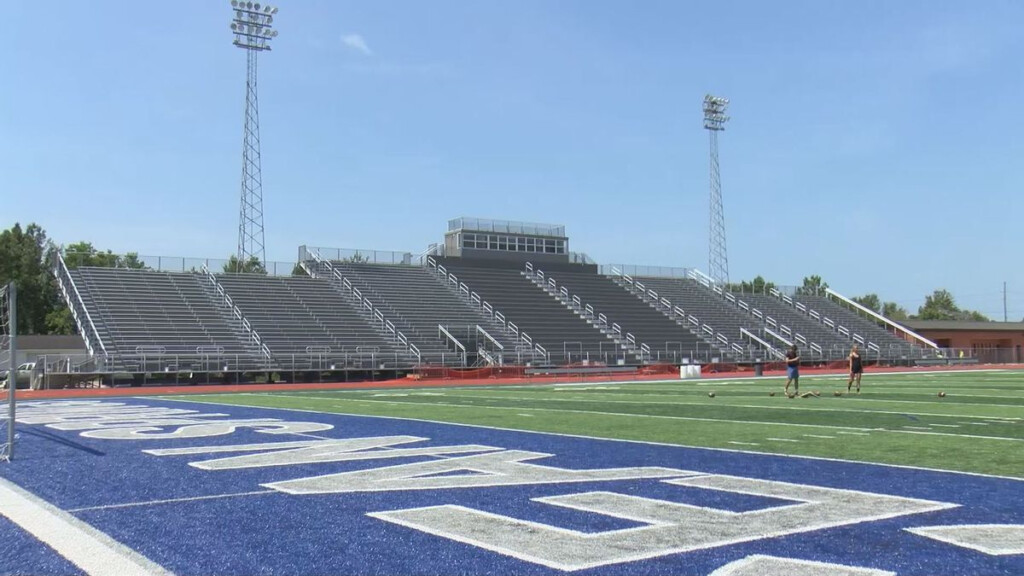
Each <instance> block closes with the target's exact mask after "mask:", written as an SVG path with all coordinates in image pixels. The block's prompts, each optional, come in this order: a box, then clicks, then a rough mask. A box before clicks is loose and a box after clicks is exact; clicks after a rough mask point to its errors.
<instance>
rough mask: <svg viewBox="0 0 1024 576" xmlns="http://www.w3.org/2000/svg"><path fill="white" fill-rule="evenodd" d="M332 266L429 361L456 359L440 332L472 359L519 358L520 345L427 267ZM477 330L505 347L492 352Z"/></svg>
mask: <svg viewBox="0 0 1024 576" xmlns="http://www.w3.org/2000/svg"><path fill="white" fill-rule="evenodd" d="M331 264H332V265H333V266H334V269H335V270H338V271H339V272H340V273H341V274H342V275H343V276H344V277H345V278H347V279H348V280H349V281H350V282H351V283H352V284H353V285H354V286H355V287H356V288H358V289H359V290H360V291H361V292H362V293H363V294H365V295H368V296H369V297H371V298H372V299H373V302H374V304H375V305H377V306H379V307H382V308H383V309H384V310H385V312H384V313H385V314H386V316H387V317H388V318H389V319H390V320H391V321H392V322H394V323H395V324H396V325H397V326H399V328H400V329H401V330H402V331H403V333H404V334H405V335H406V336H408V337H409V339H410V340H412V341H413V342H414V343H415V344H416V346H417V347H418V348H419V349H420V352H421V353H422V355H423V357H424V358H425V359H426V360H427V361H431V362H435V363H447V362H446V359H448V358H452V357H454V356H455V355H457V354H458V349H457V348H454V344H452V343H450V341H449V339H448V338H447V337H446V336H443V335H442V334H441V333H440V330H439V329H438V326H443V327H444V328H445V329H446V330H448V332H449V333H450V334H451V335H452V336H453V337H454V338H455V339H456V340H458V341H459V343H460V344H462V345H463V346H464V347H465V348H466V351H467V352H468V354H469V356H471V357H473V356H476V355H477V352H478V350H479V347H481V346H483V347H484V348H485V350H491V351H492V352H494V353H496V354H497V353H500V354H502V355H503V356H504V354H505V352H506V351H507V352H508V353H509V354H510V355H511V354H514V352H515V349H516V341H515V340H514V339H513V338H511V337H509V336H508V335H506V334H505V331H504V327H503V326H501V325H499V324H498V323H497V322H495V321H494V320H493V319H491V318H488V317H487V316H486V315H484V314H483V313H482V312H480V310H479V309H475V308H474V307H472V306H471V305H470V304H469V303H468V302H467V301H465V300H463V299H461V298H459V297H458V295H457V293H456V292H453V291H451V290H449V289H448V288H447V287H446V286H445V284H444V283H442V282H441V281H440V280H438V278H437V277H436V276H435V275H434V274H431V273H430V272H429V271H428V270H427V269H426V268H425V267H423V266H410V265H402V264H365V263H352V262H342V261H334V262H332V263H331ZM478 326H479V327H480V328H481V329H483V330H484V331H485V332H486V333H487V335H490V337H491V338H493V339H494V340H496V341H497V342H499V343H500V344H501V347H500V348H499V347H497V346H492V344H493V342H491V341H490V340H489V339H487V337H486V336H484V335H482V334H480V333H479V331H478V330H477V327H478ZM492 348H493V349H492Z"/></svg>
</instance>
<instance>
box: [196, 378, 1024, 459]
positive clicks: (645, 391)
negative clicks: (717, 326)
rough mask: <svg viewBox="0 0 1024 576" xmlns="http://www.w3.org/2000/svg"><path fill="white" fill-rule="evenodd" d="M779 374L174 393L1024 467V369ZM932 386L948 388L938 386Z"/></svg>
mask: <svg viewBox="0 0 1024 576" xmlns="http://www.w3.org/2000/svg"><path fill="white" fill-rule="evenodd" d="M783 382H784V380H782V379H779V378H761V379H745V380H718V379H704V380H697V381H694V380H686V381H683V380H674V381H664V382H630V383H622V384H612V383H601V384H589V385H535V386H516V387H512V386H488V387H473V388H467V387H458V388H455V387H453V388H431V389H422V388H419V389H417V388H410V389H402V390H398V389H378V390H349V391H305V392H304V391H298V390H297V391H294V392H268V393H248V394H211V395H189V396H187V397H181V398H182V399H187V400H189V401H198V402H202V401H207V402H216V403H224V404H234V405H240V406H264V407H273V408H292V409H302V410H314V411H319V412H331V413H342V414H361V415H374V416H395V417H403V418H417V419H423V420H433V421H438V422H454V423H462V424H476V425H482V426H494V427H501V428H513V429H519V430H535V431H541V432H558V433H566V434H578V435H585V436H593V437H598V438H619V439H626V440H643V441H651V442H664V443H670V444H679V445H685V446H702V447H714V448H728V449H733V450H750V451H756V452H767V453H776V454H793V455H803V456H818V457H827V458H842V459H847V460H857V461H863V462H878V463H887V464H901V465H909V466H922V467H927V468H936V469H943V470H957V471H964V472H977V473H985V474H998V475H1003V476H1012V477H1017V478H1024V372H1013V371H984V372H982V371H976V372H947V373H925V374H913V375H883V374H868V375H866V376H865V377H864V380H863V385H862V390H861V392H862V393H861V394H860V395H859V396H857V395H847V394H846V379H845V378H837V377H834V376H833V377H816V378H808V377H805V378H804V379H803V381H802V384H801V387H800V391H801V392H806V391H811V390H817V391H819V392H820V394H821V396H820V397H816V398H815V397H811V398H799V397H798V398H793V399H790V398H787V397H786V396H784V395H783V393H782V384H783ZM835 391H842V393H843V395H842V396H838V397H837V396H834V395H833V392H835ZM939 391H943V392H945V394H946V396H945V397H944V398H940V397H939V396H938V392H939ZM709 392H714V393H715V396H714V397H710V396H709V395H708V393H709ZM769 392H775V395H774V396H770V395H769Z"/></svg>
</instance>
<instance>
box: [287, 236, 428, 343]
mask: <svg viewBox="0 0 1024 576" xmlns="http://www.w3.org/2000/svg"><path fill="white" fill-rule="evenodd" d="M301 250H302V251H303V255H305V256H308V257H309V259H311V260H313V261H314V262H316V263H317V266H319V267H320V268H321V269H324V270H326V271H327V273H328V281H329V282H330V283H331V284H332V285H334V286H335V288H338V287H339V284H340V288H341V291H342V292H343V293H347V294H348V295H350V296H351V297H352V298H354V299H355V300H356V303H357V305H358V308H359V310H360V311H363V312H364V313H365V314H366V315H367V316H368V317H369V319H370V323H371V325H373V326H376V327H377V328H378V330H379V331H380V332H381V334H383V335H384V336H385V337H387V338H391V340H392V341H394V342H398V343H399V344H400V345H401V346H402V347H403V348H404V349H405V351H406V352H408V353H410V354H412V355H413V356H415V357H416V360H417V361H418V362H422V361H423V355H422V353H421V352H420V349H419V347H417V346H416V344H415V343H413V342H412V341H410V340H409V338H408V337H407V336H406V335H405V334H404V333H403V332H402V331H401V330H398V329H397V328H396V327H395V324H394V322H392V321H391V320H389V319H388V318H387V317H386V316H385V314H384V312H383V311H382V310H380V308H378V307H376V306H374V305H373V302H372V301H371V300H370V299H369V298H367V297H365V296H363V293H362V292H361V291H360V290H359V289H358V288H356V287H355V286H353V285H352V281H351V280H349V279H348V278H346V277H345V275H344V274H342V273H341V271H340V270H338V269H337V268H335V267H334V266H333V265H332V264H331V263H330V262H329V261H327V260H324V259H323V257H322V256H321V255H320V254H319V252H317V251H316V249H315V248H314V249H307V248H306V247H305V246H303V247H302V249H301Z"/></svg>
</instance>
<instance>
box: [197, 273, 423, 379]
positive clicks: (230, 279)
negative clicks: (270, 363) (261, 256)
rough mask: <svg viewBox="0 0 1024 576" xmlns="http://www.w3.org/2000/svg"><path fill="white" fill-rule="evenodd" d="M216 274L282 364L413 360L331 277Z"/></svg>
mask: <svg viewBox="0 0 1024 576" xmlns="http://www.w3.org/2000/svg"><path fill="white" fill-rule="evenodd" d="M217 279H218V281H219V282H220V284H221V285H222V286H223V287H224V289H225V291H227V293H228V294H229V295H230V296H231V298H232V300H233V301H234V303H235V305H237V306H238V308H239V309H240V310H241V311H242V313H243V315H244V316H245V318H246V319H248V320H249V322H250V323H251V324H252V326H253V327H254V328H255V329H256V330H257V331H258V332H259V334H260V336H261V338H262V340H263V343H264V344H266V346H267V347H268V348H269V349H270V351H271V353H272V354H273V355H274V358H275V359H276V360H277V361H278V362H279V363H284V365H286V366H289V365H292V364H295V365H300V364H302V363H303V362H306V361H309V360H311V359H323V358H329V359H330V361H331V364H340V363H342V362H344V363H346V365H349V366H351V365H368V366H369V365H374V366H375V365H380V364H385V365H389V366H394V365H398V364H408V363H409V358H408V356H407V353H406V352H404V351H402V350H401V349H399V348H398V347H396V346H395V345H394V344H393V343H391V342H389V341H387V340H386V339H385V338H384V337H383V336H382V335H381V334H380V333H379V332H378V331H377V330H375V329H374V328H373V327H371V326H370V324H369V323H368V322H367V321H366V320H365V319H364V318H363V317H362V316H360V314H359V313H358V312H357V311H356V309H355V308H354V307H353V306H352V305H351V304H350V303H348V302H347V301H345V300H344V299H343V298H342V297H341V295H340V294H338V293H337V292H336V291H335V290H334V289H333V288H332V287H331V286H330V284H329V283H328V282H327V281H326V280H323V279H316V278H308V277H301V276H294V277H274V276H264V275H261V274H222V275H219V276H218V277H217ZM290 363H291V364H290Z"/></svg>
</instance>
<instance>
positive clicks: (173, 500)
mask: <svg viewBox="0 0 1024 576" xmlns="http://www.w3.org/2000/svg"><path fill="white" fill-rule="evenodd" d="M143 407H150V408H159V409H171V410H183V409H184V410H191V411H194V413H192V414H170V413H166V412H165V413H163V414H159V415H153V414H147V413H146V409H145V408H143ZM75 410H78V411H80V412H79V413H78V414H79V415H78V416H74V414H75V412H74V411H75ZM212 414H221V416H212ZM19 416H20V418H19V421H20V420H25V423H20V424H19V426H20V429H21V430H20V431H21V440H20V442H19V445H18V454H17V456H18V458H17V459H16V460H15V461H14V462H12V463H11V464H10V465H5V466H0V477H2V478H6V479H7V480H10V481H12V482H14V483H15V484H18V485H20V486H21V487H23V488H25V489H27V490H28V491H30V492H32V493H33V494H35V495H36V496H38V497H40V498H42V499H43V500H45V501H47V502H49V503H50V504H52V505H54V506H56V507H58V508H61V509H63V510H65V511H69V512H70V513H71V514H72V515H73V516H75V517H77V518H78V519H80V520H82V521H84V522H86V523H88V524H90V525H91V526H93V527H95V528H96V529H97V530H100V531H102V532H104V533H106V534H107V535H109V536H110V537H111V538H113V539H114V540H116V541H118V542H120V543H122V544H124V545H125V546H127V547H129V548H131V549H134V550H136V551H137V552H138V553H140V554H141V555H143V556H145V557H146V558H148V559H149V560H151V561H152V562H155V563H156V564H159V565H161V566H163V567H164V568H166V569H167V570H169V571H171V572H173V573H175V574H179V575H190V574H196V575H198V574H224V575H247V574H255V573H266V574H310V573H317V574H554V573H564V572H565V571H572V572H574V573H579V574H650V575H657V574H693V575H698V574H699V575H706V574H710V573H712V572H714V571H715V570H718V569H720V568H722V567H723V566H726V565H728V564H730V563H733V562H739V561H743V560H744V559H745V558H749V557H756V556H758V555H760V556H772V557H775V558H783V559H796V560H800V561H810V562H823V563H829V564H833V565H842V566H849V567H861V568H864V569H873V570H876V571H889V572H896V573H898V574H900V575H901V576H914V575H920V576H934V575H936V574H985V575H989V574H992V575H995V574H1005V575H1018V576H1019V575H1021V574H1024V556H1022V554H1021V552H1024V542H1017V543H1016V544H1014V542H1012V541H1010V542H1009V543H1008V544H1006V543H1004V544H1003V545H1002V546H1003V548H1002V550H1001V552H1002V553H998V552H1000V550H993V549H990V550H983V549H979V548H984V547H985V546H986V545H991V547H993V548H998V544H999V538H1000V534H1003V532H999V530H1000V529H999V528H995V529H992V530H995V531H994V532H992V535H991V537H988V538H985V539H984V540H982V541H981V542H980V543H979V541H978V539H977V538H976V537H975V538H973V540H972V539H971V538H968V537H967V536H965V537H964V540H965V541H964V543H962V544H961V545H956V544H953V543H950V542H947V541H942V540H938V539H934V538H928V537H925V536H922V535H918V534H913V533H910V532H908V531H906V530H905V529H907V528H922V527H929V526H956V525H1024V482H1021V481H1017V480H1010V479H1002V478H990V477H983V476H973V475H965V474H953V473H943V472H933V471H924V470H914V469H905V468H896V467H887V466H874V465H865V464H856V463H846V462H833V461H824V460H812V459H806V458H792V457H781V456H769V455H756V454H745V453H740V452H729V451H720V450H705V449H691V448H680V447H674V446H662V445H653V444H643V443H635V442H616V441H608V440H595V439H587V438H576V437H567V436H557V435H549V434H537V433H527V432H515V431H506V430H494V429H488V428H480V427H471V426H457V425H450V424H437V423H429V422H418V421H410V420H400V419H389V418H372V417H359V416H340V415H331V414H319V413H309V412H298V411H286V410H267V409H255V408H239V407H230V406H217V405H210V404H200V403H187V402H173V401H161V400H156V399H144V400H136V399H124V400H121V399H118V400H103V401H77V402H70V401H65V402H60V401H58V402H45V403H44V402H40V403H29V402H26V403H24V405H23V406H22V408H21V410H20V414H19ZM76 418H77V419H79V422H78V424H77V427H78V428H79V429H77V430H67V429H60V428H61V427H63V428H68V427H75V425H76V424H75V422H74V421H73V420H74V419H76ZM178 419H184V420H182V421H181V422H179V421H177V420H178ZM268 419H276V420H277V422H269V421H268ZM58 420H60V421H58ZM218 420H233V421H237V420H261V422H255V423H254V422H249V423H243V425H240V427H238V428H237V429H235V430H234V431H233V432H230V433H224V434H219V435H205V434H210V433H212V432H224V431H225V430H217V429H216V427H211V426H210V424H209V423H210V422H216V421H218ZM32 422H36V423H32ZM196 422H203V423H205V424H202V425H198V424H196ZM287 423H293V424H294V423H313V425H298V427H295V426H293V427H292V428H286V429H284V430H283V432H285V433H276V434H275V433H267V432H282V429H281V428H282V426H285V427H286V426H289V424H287ZM303 426H305V427H303ZM257 429H263V430H264V431H262V432H261V431H257ZM175 431H177V432H175ZM189 433H191V434H192V435H193V436H194V437H182V436H184V435H187V434H189ZM154 434H156V435H164V436H175V437H169V438H160V439H153V438H152V435H154ZM119 435H120V436H122V437H124V438H125V439H120V438H118V439H115V438H114V437H116V436H119ZM147 435H149V436H150V437H149V438H147ZM396 436H406V437H418V438H423V439H424V440H419V441H411V440H414V439H408V438H407V439H404V440H402V441H398V440H394V439H392V441H391V443H390V445H386V446H385V445H382V444H381V442H382V441H379V440H378V441H376V442H377V443H376V444H373V441H371V442H370V444H368V445H366V446H362V447H359V448H358V449H356V451H355V452H352V451H349V452H342V451H341V449H339V448H338V447H337V446H334V447H330V446H328V447H324V446H323V445H322V444H323V443H320V444H318V443H317V441H318V440H322V439H353V438H380V437H396ZM851 441H855V440H851ZM283 442H287V443H290V444H291V445H292V448H291V449H292V450H299V449H302V447H301V446H300V445H297V444H294V443H296V442H308V443H309V444H307V445H305V450H306V451H305V452H303V453H301V454H300V455H299V456H295V454H296V453H295V452H291V453H287V452H285V451H284V450H281V449H276V450H273V451H271V450H268V449H267V448H265V447H264V448H262V449H259V450H257V449H253V448H254V447H251V446H246V445H255V444H259V445H269V446H272V445H273V444H275V443H283ZM468 445H475V446H476V447H475V448H473V447H470V448H465V447H466V446H468ZM224 446H234V447H235V448H233V449H231V450H230V451H225V450H221V451H218V452H213V451H211V450H205V451H204V450H192V451H191V452H192V453H189V454H180V453H179V454H168V453H167V452H166V450H168V449H175V448H177V449H186V448H197V449H203V448H216V447H224ZM430 447H434V448H439V447H447V448H446V449H438V450H434V451H433V453H430V452H431V451H430V450H427V451H425V452H427V453H426V454H424V453H423V452H424V451H423V450H422V449H424V448H430ZM349 449H350V450H351V447H350V448H349ZM413 449H421V452H420V453H419V454H408V453H407V452H402V451H403V450H405V451H408V450H413ZM317 450H319V452H316V453H315V454H314V451H317ZM147 451H149V452H147ZM152 451H163V452H155V453H154V452H152ZM510 451H517V452H510ZM519 451H523V452H535V453H543V454H550V455H551V456H549V457H537V456H536V455H524V454H521V453H520V452H519ZM204 452H205V453H204ZM389 453H390V454H389ZM288 454H291V455H290V456H289V455H288ZM486 455H490V456H486ZM479 456H483V458H482V459H481V458H477V459H475V460H452V461H457V462H463V461H467V462H470V461H471V462H473V464H472V466H470V470H451V469H444V466H445V464H444V463H445V462H447V461H449V459H460V458H464V459H470V458H474V457H479ZM236 457H250V458H249V459H248V463H247V464H248V465H252V467H246V468H238V467H232V466H237V465H239V464H242V463H245V462H244V461H242V460H235V461H234V464H231V463H230V462H229V463H228V464H227V465H225V464H220V465H218V464H216V463H214V462H212V461H215V460H220V459H226V458H236ZM288 457H291V458H293V459H295V458H297V459H298V460H299V462H297V463H296V462H292V463H285V462H283V458H288ZM353 458H355V459H353ZM203 462H206V464H202V463H203ZM190 463H191V464H192V465H190ZM415 463H425V464H423V468H422V469H412V468H408V467H407V468H399V469H395V468H390V469H389V468H388V467H396V466H399V465H403V464H415ZM430 463H433V464H430ZM218 466H220V467H221V468H224V469H204V468H203V467H206V468H216V467H218ZM613 469H614V470H613ZM372 470H377V471H376V472H372V474H374V476H373V477H371V478H369V479H365V478H363V477H362V476H356V475H350V476H343V477H339V476H334V477H329V476H330V475H338V474H340V473H344V472H354V471H372ZM578 470H591V471H595V472H593V474H594V476H592V477H591V478H590V479H588V480H587V481H581V482H570V481H568V480H569V479H570V478H571V477H572V476H573V474H572V472H568V471H578ZM577 476H578V474H577ZM610 477H619V478H624V479H614V480H609V479H608V478H610ZM301 479H306V480H304V481H302V482H297V481H298V480H301ZM474 479H475V480H474ZM474 481H479V482H480V483H482V484H484V485H480V486H470V487H466V486H465V484H471V483H473V482H474ZM502 483H506V485H500V484H502ZM460 486H461V487H460ZM354 489H359V490H364V491H355V492H353V491H347V490H354ZM313 492H317V493H313ZM2 508H3V504H2V503H0V511H2ZM522 521H526V522H529V523H532V524H524V523H523V522H522ZM0 539H2V540H0V542H4V543H5V544H3V545H0V573H4V574H8V573H22V572H26V571H27V572H30V573H33V574H46V575H50V574H77V573H80V570H78V569H77V568H76V567H75V566H74V565H72V564H69V563H68V562H67V561H64V560H63V559H62V558H61V557H60V556H57V554H56V553H55V552H54V551H53V550H51V549H50V548H49V547H47V546H45V545H43V544H41V543H39V542H38V541H36V540H34V539H33V537H32V536H31V535H29V534H27V533H26V532H24V531H22V530H21V529H20V528H18V527H16V526H14V525H13V524H11V523H10V522H7V521H6V520H4V519H3V518H2V516H0ZM1011 540H1012V538H1011ZM11 543H13V544H11ZM1014 546H1016V548H1020V549H1021V550H1020V551H1015V550H1016V548H1014ZM12 550H13V552H12ZM680 550H682V551H680ZM749 561H751V562H753V561H754V560H753V559H750V560H749ZM833 568H834V567H833ZM829 569H830V568H828V567H823V568H821V570H822V571H821V572H820V573H821V574H827V573H829V572H828V570H829ZM737 573H738V572H737ZM744 573H757V572H756V569H755V571H754V572H744ZM864 573H865V574H869V573H870V572H864ZM881 573H883V572H875V574H881Z"/></svg>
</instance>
